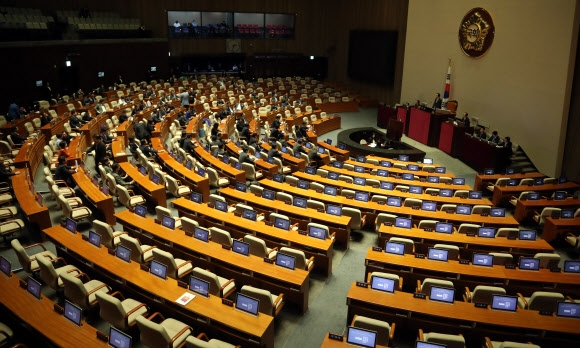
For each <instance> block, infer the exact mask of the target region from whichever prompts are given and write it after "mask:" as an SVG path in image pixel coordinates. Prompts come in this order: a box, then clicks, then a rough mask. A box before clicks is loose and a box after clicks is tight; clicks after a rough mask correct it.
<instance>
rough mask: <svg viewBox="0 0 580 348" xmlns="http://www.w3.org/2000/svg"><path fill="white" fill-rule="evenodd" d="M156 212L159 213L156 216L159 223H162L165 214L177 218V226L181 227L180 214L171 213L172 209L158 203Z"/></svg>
mask: <svg viewBox="0 0 580 348" xmlns="http://www.w3.org/2000/svg"><path fill="white" fill-rule="evenodd" d="M155 214H157V218H156V222H157V223H161V221H162V220H163V216H169V217H170V218H173V219H174V220H175V228H181V218H179V217H178V216H174V215H173V214H172V213H171V210H169V209H168V208H165V207H162V206H160V205H158V206H156V207H155Z"/></svg>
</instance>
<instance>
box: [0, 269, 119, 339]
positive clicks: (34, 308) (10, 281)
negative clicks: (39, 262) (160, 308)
mask: <svg viewBox="0 0 580 348" xmlns="http://www.w3.org/2000/svg"><path fill="white" fill-rule="evenodd" d="M19 281H20V278H19V277H18V276H17V275H15V274H12V277H10V278H8V277H6V276H5V275H4V274H0V288H2V296H1V297H0V302H2V304H3V305H4V306H6V308H7V309H8V310H9V311H11V312H12V313H14V314H15V315H16V316H17V317H19V318H20V320H22V321H23V322H25V323H26V325H29V326H31V327H32V328H33V329H34V330H36V331H38V332H39V333H40V334H41V335H42V336H44V337H46V338H47V339H49V340H50V341H51V342H52V343H54V344H55V345H57V346H60V347H76V346H78V344H79V342H83V344H84V345H85V347H108V344H107V342H103V341H100V340H98V339H97V329H95V328H94V327H92V326H90V325H88V324H87V323H86V322H83V324H82V325H81V327H78V326H76V325H75V324H73V323H72V322H71V321H69V320H68V319H66V318H65V317H64V316H62V315H60V314H57V313H56V312H55V311H54V302H52V301H51V300H50V299H48V298H47V297H46V296H44V295H42V298H41V299H40V300H38V299H37V298H36V297H34V296H32V295H31V294H29V293H28V292H27V291H26V289H22V288H21V287H20V285H19ZM3 316H4V315H3Z"/></svg>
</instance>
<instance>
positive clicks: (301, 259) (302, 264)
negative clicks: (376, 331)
mask: <svg viewBox="0 0 580 348" xmlns="http://www.w3.org/2000/svg"><path fill="white" fill-rule="evenodd" d="M280 252H281V253H283V254H286V255H290V256H294V258H295V259H296V260H295V262H294V268H296V269H304V270H306V255H304V251H302V250H296V249H292V248H287V247H282V248H280Z"/></svg>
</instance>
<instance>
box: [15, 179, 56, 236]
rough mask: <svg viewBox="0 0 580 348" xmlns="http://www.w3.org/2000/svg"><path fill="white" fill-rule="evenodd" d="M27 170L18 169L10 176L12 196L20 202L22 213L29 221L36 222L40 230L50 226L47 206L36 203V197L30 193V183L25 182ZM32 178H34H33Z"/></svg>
mask: <svg viewBox="0 0 580 348" xmlns="http://www.w3.org/2000/svg"><path fill="white" fill-rule="evenodd" d="M26 175H27V172H26V171H24V170H20V174H17V175H14V176H12V188H13V189H14V197H15V198H16V200H17V201H18V204H20V208H21V209H22V211H23V212H24V215H25V216H26V217H27V218H28V220H29V221H30V222H31V223H35V224H38V227H39V228H40V230H41V231H42V230H43V229H45V228H48V227H50V226H52V222H51V220H50V214H49V212H48V207H47V206H46V204H44V203H43V205H42V206H40V205H38V202H37V201H36V197H35V196H33V195H32V192H31V190H30V184H29V182H27V180H29V179H27V177H26ZM33 180H34V179H33Z"/></svg>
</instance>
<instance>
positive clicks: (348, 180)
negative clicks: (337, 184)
mask: <svg viewBox="0 0 580 348" xmlns="http://www.w3.org/2000/svg"><path fill="white" fill-rule="evenodd" d="M338 180H339V181H344V182H346V183H347V184H352V182H353V179H352V176H348V175H343V174H340V175H339V176H338Z"/></svg>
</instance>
